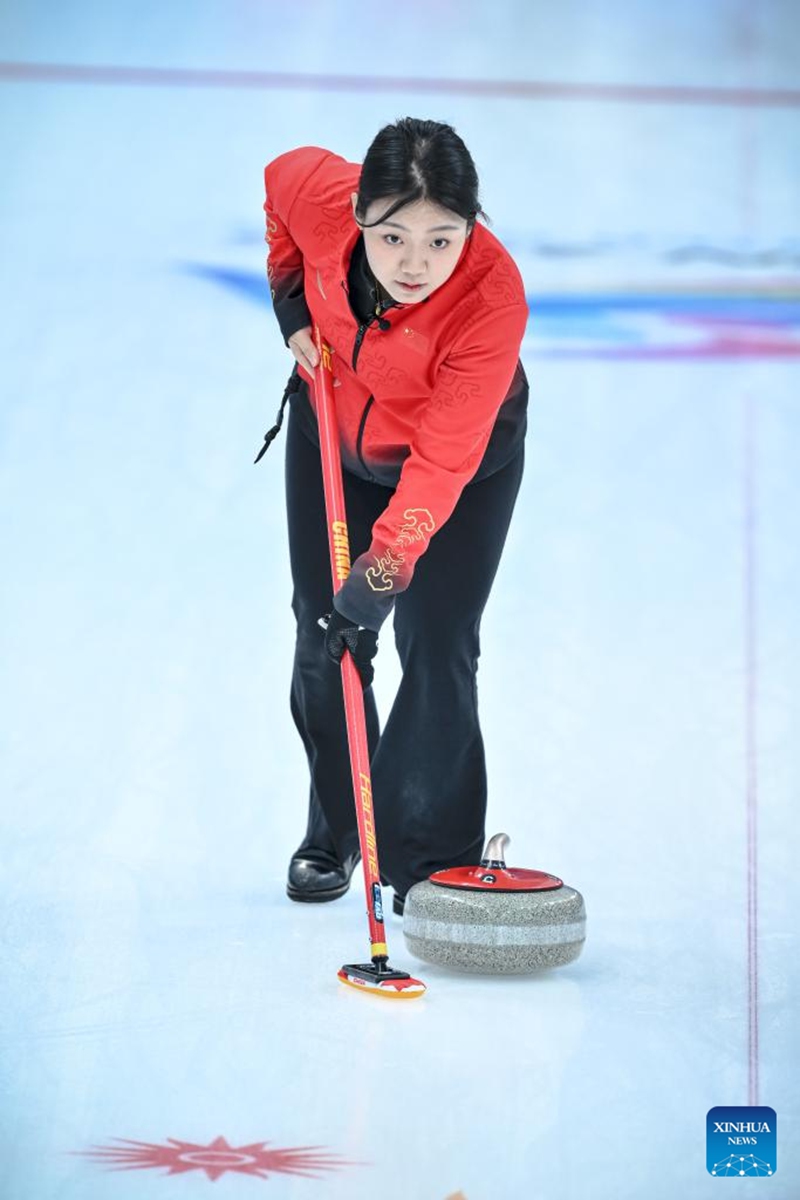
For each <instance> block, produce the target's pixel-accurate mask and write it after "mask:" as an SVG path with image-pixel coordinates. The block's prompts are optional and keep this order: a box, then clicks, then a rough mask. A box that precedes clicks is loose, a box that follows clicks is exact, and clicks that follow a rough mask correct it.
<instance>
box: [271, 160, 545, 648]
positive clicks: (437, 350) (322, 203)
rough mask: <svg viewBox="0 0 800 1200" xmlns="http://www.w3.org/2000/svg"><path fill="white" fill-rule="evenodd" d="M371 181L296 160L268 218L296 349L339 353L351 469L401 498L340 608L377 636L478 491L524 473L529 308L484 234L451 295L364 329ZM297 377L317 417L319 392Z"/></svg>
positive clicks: (395, 311) (337, 386) (283, 316)
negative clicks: (513, 467)
mask: <svg viewBox="0 0 800 1200" xmlns="http://www.w3.org/2000/svg"><path fill="white" fill-rule="evenodd" d="M360 173H361V167H360V165H359V164H357V163H350V162H347V161H345V159H343V158H340V157H339V156H338V155H336V154H333V153H331V152H330V151H328V150H323V149H321V148H319V147H316V146H303V147H301V148H300V149H297V150H290V151H288V152H287V153H286V154H282V155H280V156H279V157H278V158H276V159H274V160H273V161H272V162H271V163H269V164H268V165H267V167H266V169H265V171H264V179H265V184H266V196H267V198H266V203H265V205H264V211H265V212H266V218H267V233H266V241H267V243H268V247H269V251H268V260H267V276H268V279H269V282H270V285H271V289H272V299H273V304H274V308H275V313H276V316H277V318H278V322H279V325H280V328H281V332H282V334H283V337H284V340H285V341H286V342H287V343H288V339H289V338H290V337H291V335H292V334H293V333H295V332H297V330H298V329H301V328H304V327H305V326H306V325H309V324H310V323H311V320H313V321H315V322H316V323H317V324H318V325H319V327H320V330H321V332H322V336H323V338H324V339H325V341H326V342H327V343H328V344H329V345H330V346H331V349H332V351H333V355H332V368H333V388H334V392H333V395H334V400H335V404H336V414H337V418H338V423H339V437H340V444H341V454H342V464H343V466H344V468H345V469H346V470H349V471H352V472H354V473H355V474H357V475H359V476H361V477H362V478H365V479H369V480H372V481H374V482H376V483H381V484H384V485H385V486H387V487H390V488H394V494H393V495H391V497H390V498H389V501H388V503H387V506H386V508H385V510H384V512H383V513H382V514H381V516H380V517H379V519H378V520H377V521H376V522H375V525H374V526H373V529H372V544H371V545H370V547H369V549H368V550H367V551H366V553H364V554H362V555H360V557H358V558H357V559H356V561H355V562H354V563H353V567H352V570H351V573H350V576H349V578H348V579H347V580H346V582H345V583H344V585H343V586H342V588H341V589H340V590H339V592H338V593H337V596H336V607H337V609H338V610H339V611H340V612H341V613H342V615H343V616H345V617H347V618H348V619H350V620H352V621H355V622H358V624H360V625H363V626H366V627H367V628H370V629H375V630H377V629H379V628H380V626H381V624H382V622H383V620H384V619H385V617H386V616H387V615H388V613H389V612H390V610H391V608H392V605H393V603H394V598H395V597H396V596H397V594H398V593H399V592H401V591H403V590H404V589H405V588H406V587H408V585H409V583H410V581H411V577H412V574H413V571H414V566H415V563H416V561H417V559H418V558H419V557H420V556H421V555H422V554H424V552H425V550H426V549H427V548H428V544H429V542H430V539H431V537H433V536H434V535H435V533H436V531H437V530H438V529H441V527H442V526H443V525H444V523H445V522H446V521H447V519H448V517H449V516H450V515H451V513H452V512H453V509H454V508H455V506H456V502H457V501H458V498H459V496H460V495H461V492H462V490H463V488H464V487H465V485H467V484H468V483H469V482H470V481H471V480H472V479H473V478H474V477H476V475H478V477H482V476H483V475H485V474H488V473H491V469H494V470H496V469H498V468H499V467H500V466H503V465H505V461H510V458H511V457H512V452H515V451H516V449H517V448H518V443H519V442H521V439H522V437H523V436H524V432H525V428H524V423H525V413H524V404H523V405H520V397H521V395H522V393H523V392H524V401H525V402H527V381H526V380H525V375H524V371H523V370H522V365H521V363H520V362H519V350H520V344H521V342H522V338H523V335H524V332H525V325H526V322H527V318H528V307H527V302H526V299H525V290H524V286H523V282H522V278H521V276H520V273H519V270H518V269H517V266H516V264H515V263H514V260H513V259H512V258H511V256H510V254H509V253H508V251H507V250H505V248H504V247H503V246H502V245H501V244H500V242H499V241H498V240H497V238H495V237H494V235H493V234H492V233H490V232H489V230H488V229H486V228H485V227H484V226H482V225H478V224H476V225H475V226H474V228H473V230H472V233H471V234H470V236H469V237H468V238H467V241H466V243H465V246H464V249H463V251H462V253H461V256H460V258H459V260H458V264H457V266H456V268H455V270H454V272H453V273H452V275H451V276H450V278H449V279H448V280H447V281H446V282H445V283H444V284H442V285H441V287H439V288H437V289H436V290H435V291H434V292H433V293H432V294H431V295H430V296H428V297H427V298H426V299H425V300H422V301H420V302H419V303H417V304H414V305H403V304H397V305H394V306H392V307H389V308H387V309H385V310H384V312H383V313H382V320H381V322H380V324H377V323H376V317H370V318H369V319H368V320H366V321H360V320H359V318H358V317H357V316H356V314H355V312H354V311H353V308H352V307H351V303H350V298H349V294H348V266H349V264H350V260H351V256H352V255H353V251H354V249H355V247H356V243H357V242H359V239H361V237H362V235H361V231H360V229H359V227H358V225H357V224H356V222H355V220H354V218H353V210H352V205H351V201H350V195H351V193H352V192H354V191H357V190H358V182H359V176H360ZM297 369H298V371H299V374H300V376H301V377H302V379H303V380H305V381H306V383H311V384H312V386H311V388H310V389H309V394H310V397H311V400H312V404H313V397H314V389H313V380H311V378H310V376H309V375H308V373H307V372H306V370H305V369H304V368H303V367H299V368H297ZM521 384H524V388H523V387H522V386H521ZM512 401H513V403H512ZM506 409H507V410H508V411H507V412H506ZM493 434H494V435H495V436H494V437H493ZM490 439H491V440H492V442H494V443H497V444H498V445H499V447H500V454H499V457H500V458H501V459H505V461H496V460H497V459H498V454H497V453H495V454H494V460H495V461H494V462H493V463H491V464H488V467H489V469H487V461H485V460H488V459H489V458H490V457H492V456H491V455H487V453H486V452H487V446H489V443H490ZM490 450H491V447H490ZM503 451H504V452H503ZM481 466H483V468H484V469H483V470H482V471H481V472H479V468H480V467H481Z"/></svg>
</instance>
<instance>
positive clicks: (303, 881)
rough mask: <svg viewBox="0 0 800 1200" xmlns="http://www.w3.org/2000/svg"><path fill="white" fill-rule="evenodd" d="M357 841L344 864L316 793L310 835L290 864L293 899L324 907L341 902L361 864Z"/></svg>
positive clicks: (289, 886) (288, 885)
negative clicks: (327, 902) (328, 902)
mask: <svg viewBox="0 0 800 1200" xmlns="http://www.w3.org/2000/svg"><path fill="white" fill-rule="evenodd" d="M353 842H354V843H355V849H354V850H353V851H352V852H351V853H350V854H349V855H348V856H347V858H345V860H344V862H342V860H341V859H340V858H339V854H338V851H337V849H336V843H335V842H334V840H333V838H332V837H331V831H330V826H329V825H328V822H327V821H326V819H325V814H324V813H323V811H322V806H321V805H320V802H319V800H318V799H317V797H316V796H315V795H314V794H313V793H312V794H311V797H310V799H309V804H308V827H307V828H306V836H305V837H304V838H303V840H302V842H301V843H300V845H299V846H298V848H297V849H296V850H295V852H294V854H293V855H292V858H291V862H290V863H289V878H288V879H287V881H286V894H287V896H288V897H289V899H290V900H301V901H306V902H307V903H311V904H323V903H325V901H326V900H338V899H339V897H340V896H343V895H344V894H345V892H346V891H347V889H348V888H349V887H350V877H351V875H352V874H353V871H354V870H355V867H356V864H357V863H359V862H360V861H361V851H360V850H359V848H358V842H357V840H356V838H355V836H354V837H353Z"/></svg>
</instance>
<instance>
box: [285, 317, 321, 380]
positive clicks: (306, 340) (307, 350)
mask: <svg viewBox="0 0 800 1200" xmlns="http://www.w3.org/2000/svg"><path fill="white" fill-rule="evenodd" d="M289 349H290V350H291V352H292V354H293V355H294V356H295V359H296V360H297V362H298V363H299V364H300V366H301V367H305V369H306V370H307V371H308V372H309V373H311V374H313V373H314V368H315V367H316V365H317V363H318V362H319V355H318V354H317V347H316V346H315V345H314V338H313V336H312V330H311V326H310V325H306V327H305V329H298V331H297V333H293V334H292V336H291V337H290V338H289Z"/></svg>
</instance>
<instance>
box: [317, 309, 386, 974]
mask: <svg viewBox="0 0 800 1200" xmlns="http://www.w3.org/2000/svg"><path fill="white" fill-rule="evenodd" d="M314 342H315V344H316V347H317V353H318V354H319V365H318V367H317V369H316V371H315V372H314V390H315V393H316V401H317V421H318V422H319V444H320V452H321V455H322V482H323V486H324V489H325V513H326V517H327V523H328V547H329V549H330V556H331V578H332V580H333V592H334V595H335V594H336V593H337V592H338V591H339V588H340V587H341V586H342V584H343V583H344V581H345V579H347V576H348V575H349V574H350V541H349V538H348V533H347V513H346V511H345V505H344V485H343V483H342V461H341V456H340V451H339V429H338V424H337V421H336V409H335V407H334V403H333V388H332V385H331V379H332V373H331V353H332V351H331V349H330V347H329V346H328V345H327V344H326V343H325V342H323V340H322V334H321V332H320V329H319V326H318V325H316V324H315V325H314ZM342 688H343V691H344V711H345V717H346V719H347V741H348V744H349V747H350V767H351V770H352V772H353V796H354V798H355V805H356V819H357V821H358V840H359V843H360V846H361V864H362V866H363V868H364V889H365V891H366V895H367V916H368V918H369V936H370V943H371V946H372V957H373V958H375V957H376V956H381V957H386V956H387V954H388V951H387V948H386V930H385V928H384V923H383V901H382V897H381V876H380V870H379V868H378V843H377V840H376V838H375V818H374V815H373V810H372V778H371V776H370V769H369V748H368V745H367V723H366V719H365V717H364V693H363V690H362V686H361V678H360V676H359V674H358V668H357V667H356V664H355V663H354V662H353V657H352V655H351V653H350V651H349V650H345V652H344V655H343V656H342Z"/></svg>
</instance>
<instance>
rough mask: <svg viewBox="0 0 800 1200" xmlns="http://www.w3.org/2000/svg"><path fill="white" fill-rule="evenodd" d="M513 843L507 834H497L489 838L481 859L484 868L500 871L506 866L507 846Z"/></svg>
mask: <svg viewBox="0 0 800 1200" xmlns="http://www.w3.org/2000/svg"><path fill="white" fill-rule="evenodd" d="M510 841H511V838H510V837H509V836H508V834H507V833H496V834H495V835H494V837H491V838H489V841H488V842H487V843H486V849H485V850H484V852H483V858H482V859H481V866H482V867H494V868H495V869H496V870H499V869H501V868H503V867H505V865H506V846H507V845H508V843H509V842H510Z"/></svg>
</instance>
